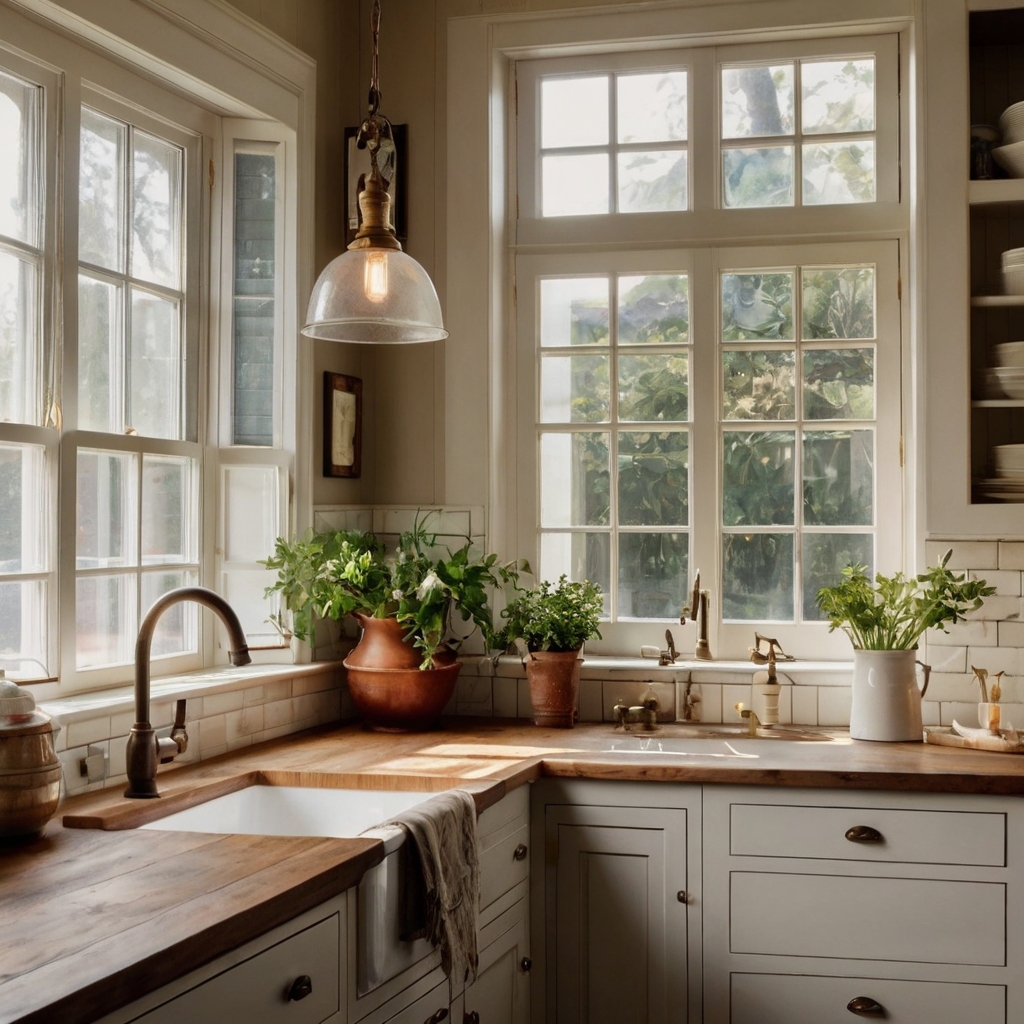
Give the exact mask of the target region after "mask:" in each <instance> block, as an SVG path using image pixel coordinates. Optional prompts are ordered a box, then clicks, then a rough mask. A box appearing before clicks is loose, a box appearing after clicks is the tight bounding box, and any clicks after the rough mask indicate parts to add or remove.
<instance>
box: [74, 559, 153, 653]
mask: <svg viewBox="0 0 1024 1024" xmlns="http://www.w3.org/2000/svg"><path fill="white" fill-rule="evenodd" d="M135 585H136V584H135V576H133V575H127V576H126V575H117V576H82V577H79V578H78V579H77V580H76V581H75V645H76V650H77V657H76V663H77V666H78V668H80V669H85V668H99V667H100V666H103V665H127V664H128V663H129V662H130V661H131V660H132V653H133V648H134V646H135V636H136V634H137V633H138V625H137V622H136V620H137V617H138V616H137V607H136V605H137V601H138V598H137V596H136V589H135Z"/></svg>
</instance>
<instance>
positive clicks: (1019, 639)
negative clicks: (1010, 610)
mask: <svg viewBox="0 0 1024 1024" xmlns="http://www.w3.org/2000/svg"><path fill="white" fill-rule="evenodd" d="M999 646H1000V647H1024V622H1000V623H999Z"/></svg>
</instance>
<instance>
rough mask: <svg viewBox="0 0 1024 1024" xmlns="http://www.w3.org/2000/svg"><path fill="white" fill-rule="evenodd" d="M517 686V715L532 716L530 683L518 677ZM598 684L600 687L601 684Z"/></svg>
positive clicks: (521, 716) (520, 716)
mask: <svg viewBox="0 0 1024 1024" xmlns="http://www.w3.org/2000/svg"><path fill="white" fill-rule="evenodd" d="M501 667H502V666H501V665H498V668H499V669H500V668H501ZM516 686H517V689H516V706H517V708H518V711H517V713H516V717H517V718H532V717H533V705H532V704H531V703H530V684H529V683H528V682H527V681H526V680H525V679H517V680H516ZM598 686H599V687H600V684H598Z"/></svg>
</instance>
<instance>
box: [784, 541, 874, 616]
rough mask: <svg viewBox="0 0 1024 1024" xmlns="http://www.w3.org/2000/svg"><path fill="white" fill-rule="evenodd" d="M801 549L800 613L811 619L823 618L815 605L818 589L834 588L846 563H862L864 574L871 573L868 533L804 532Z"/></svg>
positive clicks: (871, 564)
mask: <svg viewBox="0 0 1024 1024" xmlns="http://www.w3.org/2000/svg"><path fill="white" fill-rule="evenodd" d="M803 550H804V554H803V569H802V573H801V576H802V584H803V595H804V600H803V605H804V611H803V616H804V618H805V619H807V620H810V621H812V622H814V621H820V620H821V619H823V618H824V616H823V615H822V614H821V609H820V608H818V591H819V590H821V588H822V587H834V586H835V585H836V584H837V583H838V582H839V580H840V578H841V577H840V573H842V571H843V569H845V568H846V567H847V566H848V565H863V566H866V567H867V570H868V575H869V576H871V577H873V576H874V575H875V569H874V564H875V558H874V550H875V545H874V537H872V535H871V534H870V533H805V534H804V537H803Z"/></svg>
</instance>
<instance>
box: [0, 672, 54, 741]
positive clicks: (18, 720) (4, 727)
mask: <svg viewBox="0 0 1024 1024" xmlns="http://www.w3.org/2000/svg"><path fill="white" fill-rule="evenodd" d="M52 728H53V726H52V725H51V724H50V719H49V716H47V715H44V714H43V713H42V711H36V700H35V697H33V696H32V694H31V693H29V692H28V690H23V689H22V688H21V687H20V686H18V685H16V684H15V683H12V682H11V681H10V680H9V679H3V678H0V737H7V736H32V735H34V734H35V733H40V732H50V731H51V730H52Z"/></svg>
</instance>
